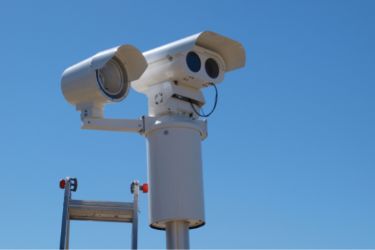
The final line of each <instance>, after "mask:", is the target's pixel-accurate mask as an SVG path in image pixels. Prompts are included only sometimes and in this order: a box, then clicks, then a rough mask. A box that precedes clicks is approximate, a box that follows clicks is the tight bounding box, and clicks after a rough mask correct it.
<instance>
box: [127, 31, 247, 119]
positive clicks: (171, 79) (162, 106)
mask: <svg viewBox="0 0 375 250" xmlns="http://www.w3.org/2000/svg"><path fill="white" fill-rule="evenodd" d="M143 55H144V56H145V58H146V60H147V63H148V67H147V69H146V71H145V72H144V74H143V75H142V76H141V77H140V78H139V79H138V80H136V81H133V82H132V83H131V86H132V87H133V88H134V89H135V90H136V91H138V92H140V93H143V94H146V95H147V96H148V100H149V105H148V106H149V115H150V116H158V115H163V114H167V113H178V114H184V115H189V116H194V113H193V109H192V107H191V105H192V104H193V105H195V106H196V107H198V108H200V107H202V106H203V105H204V103H205V101H204V97H203V95H202V93H201V91H200V89H201V88H204V87H207V86H209V84H210V83H214V84H217V83H220V82H222V81H223V79H224V74H225V73H226V72H228V71H231V70H234V69H237V68H240V67H243V66H244V65H245V60H246V59H245V50H244V48H243V46H242V45H241V44H240V43H239V42H236V41H234V40H232V39H230V38H228V37H225V36H222V35H220V34H217V33H214V32H210V31H205V32H201V33H198V34H195V35H192V36H189V37H186V38H183V39H181V40H178V41H175V42H172V43H169V44H166V45H164V46H161V47H158V48H155V49H152V50H149V51H147V52H144V53H143Z"/></svg>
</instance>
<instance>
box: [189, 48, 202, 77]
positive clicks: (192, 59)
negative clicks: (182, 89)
mask: <svg viewBox="0 0 375 250" xmlns="http://www.w3.org/2000/svg"><path fill="white" fill-rule="evenodd" d="M186 64H187V66H188V67H189V69H190V70H191V71H193V72H198V71H199V70H200V69H201V59H200V58H199V56H198V55H197V53H195V52H193V51H190V52H189V53H188V54H187V55H186Z"/></svg>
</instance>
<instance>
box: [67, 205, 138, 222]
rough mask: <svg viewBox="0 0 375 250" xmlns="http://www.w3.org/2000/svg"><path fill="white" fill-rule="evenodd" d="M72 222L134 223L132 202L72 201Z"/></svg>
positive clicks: (70, 211) (70, 207) (70, 209)
mask: <svg viewBox="0 0 375 250" xmlns="http://www.w3.org/2000/svg"><path fill="white" fill-rule="evenodd" d="M69 215H70V216H69V217H70V219H71V220H92V221H112V222H132V221H133V203H132V202H107V201H83V200H70V202H69Z"/></svg>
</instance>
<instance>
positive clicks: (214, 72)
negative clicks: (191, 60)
mask: <svg viewBox="0 0 375 250" xmlns="http://www.w3.org/2000/svg"><path fill="white" fill-rule="evenodd" d="M205 68H206V72H207V75H209V76H210V77H211V78H217V77H218V76H219V72H220V69H219V64H217V62H216V61H215V60H214V59H212V58H208V59H207V61H206V63H205Z"/></svg>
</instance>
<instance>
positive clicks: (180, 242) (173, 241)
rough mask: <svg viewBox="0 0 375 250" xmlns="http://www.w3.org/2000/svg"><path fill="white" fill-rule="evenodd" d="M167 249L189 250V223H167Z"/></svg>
mask: <svg viewBox="0 0 375 250" xmlns="http://www.w3.org/2000/svg"><path fill="white" fill-rule="evenodd" d="M166 234H167V249H189V223H188V222H186V221H171V222H168V223H167V227H166Z"/></svg>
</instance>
